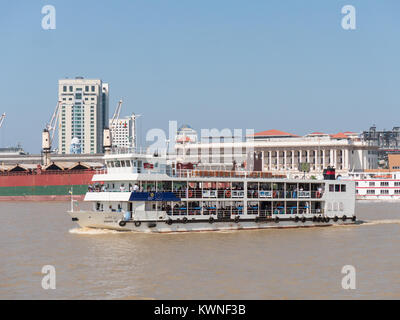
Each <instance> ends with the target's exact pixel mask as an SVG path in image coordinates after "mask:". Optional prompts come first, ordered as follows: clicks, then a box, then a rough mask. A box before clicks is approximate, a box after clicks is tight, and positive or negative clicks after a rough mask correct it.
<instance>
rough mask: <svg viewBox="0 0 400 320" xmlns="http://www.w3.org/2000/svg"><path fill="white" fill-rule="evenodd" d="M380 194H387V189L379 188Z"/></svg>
mask: <svg viewBox="0 0 400 320" xmlns="http://www.w3.org/2000/svg"><path fill="white" fill-rule="evenodd" d="M381 194H389V190H386V189H385V190H381Z"/></svg>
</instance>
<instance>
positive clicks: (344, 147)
mask: <svg viewBox="0 0 400 320" xmlns="http://www.w3.org/2000/svg"><path fill="white" fill-rule="evenodd" d="M202 140H203V141H204V139H202ZM209 140H210V142H207V143H205V142H200V143H191V142H190V141H186V142H184V143H180V144H176V145H175V149H176V154H177V158H178V161H181V162H192V163H195V164H201V165H212V164H214V165H217V164H225V166H226V167H227V168H229V166H232V165H233V164H234V163H235V164H236V165H242V166H244V167H246V166H247V167H249V163H250V162H253V161H252V160H250V161H249V157H250V158H252V157H253V156H254V155H255V156H256V158H257V159H258V163H259V168H258V169H259V170H260V169H261V170H263V171H271V172H275V173H280V174H291V175H296V174H300V173H301V174H303V172H302V171H301V169H302V168H304V166H301V164H302V163H306V164H307V166H308V167H309V169H310V171H309V173H308V175H320V174H322V172H323V170H324V169H325V168H326V167H327V166H333V167H334V168H335V169H336V173H337V174H341V175H343V174H347V173H348V172H349V171H358V170H364V169H376V168H377V165H378V159H377V149H378V147H377V146H372V145H370V144H367V143H366V142H364V141H362V140H361V139H360V138H359V135H358V134H357V133H354V132H340V133H337V134H325V133H322V132H314V133H311V134H308V135H306V136H297V135H294V134H291V133H287V132H283V131H279V130H268V131H263V132H258V133H255V134H253V135H250V136H247V137H246V139H245V141H243V139H237V138H234V137H233V138H228V139H227V138H226V137H216V139H211V138H210V139H209Z"/></svg>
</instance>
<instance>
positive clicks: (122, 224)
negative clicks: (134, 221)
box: [118, 220, 126, 227]
mask: <svg viewBox="0 0 400 320" xmlns="http://www.w3.org/2000/svg"><path fill="white" fill-rule="evenodd" d="M118 224H119V226H120V227H125V226H126V222H125V221H124V220H121V221H120V222H119V223H118Z"/></svg>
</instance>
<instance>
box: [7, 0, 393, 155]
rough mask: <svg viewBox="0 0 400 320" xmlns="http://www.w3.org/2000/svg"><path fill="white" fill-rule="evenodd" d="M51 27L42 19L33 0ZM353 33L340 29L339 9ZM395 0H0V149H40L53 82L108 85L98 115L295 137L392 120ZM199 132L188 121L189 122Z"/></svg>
mask: <svg viewBox="0 0 400 320" xmlns="http://www.w3.org/2000/svg"><path fill="white" fill-rule="evenodd" d="M46 4H51V5H54V6H55V8H56V19H57V29H56V30H49V31H45V30H42V28H41V19H42V17H43V15H42V14H41V8H42V6H44V5H46ZM347 4H351V5H354V6H355V7H356V10H357V30H355V31H345V30H343V29H342V28H341V19H342V16H343V15H342V14H341V8H342V6H344V5H347ZM399 35H400V1H398V0H374V1H373V0H346V1H337V0H325V1H321V0H307V1H298V0H290V1H289V0H269V1H267V0H250V1H244V0H241V1H238V0H191V1H184V0H180V1H178V0H141V1H135V0H130V1H118V0H116V1H92V0H84V1H72V0H68V1H66V0H63V1H60V0H51V1H50V0H49V1H32V0H29V1H28V0H26V1H18V0H16V1H3V3H2V6H1V11H0V38H1V46H0V48H1V50H0V57H1V59H0V92H1V104H0V112H6V113H7V119H6V121H5V123H4V126H3V128H2V129H1V131H0V135H1V138H0V143H1V145H2V146H9V145H15V144H16V143H17V142H21V143H22V145H23V147H24V148H25V149H26V150H27V151H29V152H31V153H34V152H39V151H40V144H41V131H42V129H43V127H44V125H45V124H46V122H47V121H48V119H49V118H50V116H51V114H52V112H53V110H54V108H55V105H56V102H57V80H58V79H60V78H63V77H66V76H68V77H75V76H84V77H87V78H101V79H103V80H104V81H106V82H108V83H109V84H110V109H111V110H110V112H112V111H113V109H114V108H115V106H116V104H117V101H118V100H119V99H120V98H123V99H124V101H125V102H124V107H123V108H124V110H123V114H124V115H127V114H130V113H131V112H136V113H140V114H143V115H144V117H143V118H142V119H141V120H140V121H141V129H142V135H143V134H144V133H145V132H146V130H147V129H149V128H167V126H168V120H177V121H178V123H179V124H182V123H188V124H191V125H192V126H193V127H194V128H195V129H201V128H220V129H222V128H232V129H233V128H254V129H255V130H256V131H261V130H267V129H272V128H274V129H280V130H285V131H289V132H292V133H296V134H306V133H309V132H312V131H324V132H327V133H334V132H338V131H346V130H352V131H362V130H364V129H367V128H369V126H370V125H372V124H376V125H377V126H378V127H379V128H386V129H391V128H392V127H393V126H395V125H400V121H399V120H400V119H399V117H398V115H399V104H400V90H399V77H400V72H399V71H400V70H399V69H400V41H399ZM199 131H200V130H199Z"/></svg>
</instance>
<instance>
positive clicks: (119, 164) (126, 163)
mask: <svg viewBox="0 0 400 320" xmlns="http://www.w3.org/2000/svg"><path fill="white" fill-rule="evenodd" d="M107 167H109V168H125V167H135V168H136V167H139V168H140V167H142V161H134V160H116V161H107ZM157 167H158V162H156V163H155V164H154V168H157Z"/></svg>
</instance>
